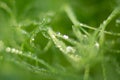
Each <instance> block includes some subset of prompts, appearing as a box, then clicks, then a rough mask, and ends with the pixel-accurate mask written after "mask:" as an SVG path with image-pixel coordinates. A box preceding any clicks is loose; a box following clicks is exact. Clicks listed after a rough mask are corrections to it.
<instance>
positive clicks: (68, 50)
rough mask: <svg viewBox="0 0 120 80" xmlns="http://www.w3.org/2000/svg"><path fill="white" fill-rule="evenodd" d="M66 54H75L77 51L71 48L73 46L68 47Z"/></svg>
mask: <svg viewBox="0 0 120 80" xmlns="http://www.w3.org/2000/svg"><path fill="white" fill-rule="evenodd" d="M66 52H67V53H70V52H71V53H74V52H75V49H73V47H71V46H68V47H67V48H66Z"/></svg>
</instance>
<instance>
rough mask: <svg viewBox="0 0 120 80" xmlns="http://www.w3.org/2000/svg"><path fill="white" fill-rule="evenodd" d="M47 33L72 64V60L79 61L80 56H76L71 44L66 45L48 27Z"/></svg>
mask: <svg viewBox="0 0 120 80" xmlns="http://www.w3.org/2000/svg"><path fill="white" fill-rule="evenodd" d="M48 34H49V35H50V37H51V39H52V40H53V42H54V44H55V45H56V47H58V48H59V49H60V51H61V52H62V53H64V54H65V56H67V57H68V60H69V61H70V62H71V63H72V64H74V62H77V63H78V62H79V61H80V56H77V55H76V54H74V52H75V49H74V48H73V47H71V46H66V44H65V43H64V42H63V41H61V40H59V39H57V37H56V33H55V32H54V31H53V30H52V29H50V28H49V29H48ZM77 65H78V64H77ZM74 66H76V65H74Z"/></svg>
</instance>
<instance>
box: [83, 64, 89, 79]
mask: <svg viewBox="0 0 120 80" xmlns="http://www.w3.org/2000/svg"><path fill="white" fill-rule="evenodd" d="M89 71H90V68H89V64H88V65H86V67H85V73H84V79H83V80H88V79H89Z"/></svg>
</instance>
